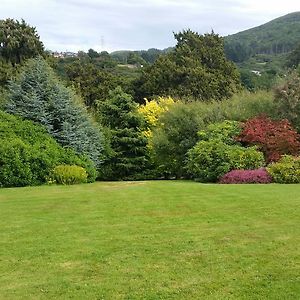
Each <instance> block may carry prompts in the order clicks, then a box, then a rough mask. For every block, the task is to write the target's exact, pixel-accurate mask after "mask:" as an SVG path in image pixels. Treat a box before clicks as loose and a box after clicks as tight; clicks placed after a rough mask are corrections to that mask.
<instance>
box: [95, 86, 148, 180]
mask: <svg viewBox="0 0 300 300" xmlns="http://www.w3.org/2000/svg"><path fill="white" fill-rule="evenodd" d="M99 109H100V115H101V116H100V117H101V120H102V123H103V125H104V126H106V127H107V128H108V130H109V135H110V147H111V156H110V158H109V159H108V160H107V161H106V163H105V164H104V165H105V166H106V170H107V171H108V170H110V172H109V173H110V174H106V176H107V177H109V178H106V179H134V178H136V177H137V176H138V175H139V174H140V173H141V172H142V171H143V170H144V169H145V166H146V163H147V138H146V137H145V135H144V134H143V132H142V130H143V129H144V127H143V118H142V116H141V115H140V114H138V113H137V104H136V103H135V102H133V100H132V97H131V96H130V95H128V94H126V93H124V92H123V91H122V89H121V88H120V87H117V88H116V89H115V90H113V91H111V92H110V97H109V99H107V101H105V102H102V103H101V104H100V107H99Z"/></svg>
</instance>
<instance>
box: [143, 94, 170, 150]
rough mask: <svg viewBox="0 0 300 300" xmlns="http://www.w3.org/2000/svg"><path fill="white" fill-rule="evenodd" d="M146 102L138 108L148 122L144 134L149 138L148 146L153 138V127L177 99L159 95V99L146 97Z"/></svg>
mask: <svg viewBox="0 0 300 300" xmlns="http://www.w3.org/2000/svg"><path fill="white" fill-rule="evenodd" d="M145 100H146V103H145V104H144V105H140V106H139V108H138V112H139V113H140V114H141V115H142V116H143V117H144V119H145V120H146V123H147V129H146V130H145V131H144V132H143V133H144V135H145V136H146V137H147V139H148V141H149V142H148V146H149V148H152V146H151V138H152V128H154V127H155V126H156V125H157V122H158V118H159V116H160V115H161V114H162V113H164V112H165V111H168V110H169V108H170V106H172V105H173V104H174V103H175V101H174V99H173V98H171V97H158V99H155V100H152V101H149V100H148V99H145Z"/></svg>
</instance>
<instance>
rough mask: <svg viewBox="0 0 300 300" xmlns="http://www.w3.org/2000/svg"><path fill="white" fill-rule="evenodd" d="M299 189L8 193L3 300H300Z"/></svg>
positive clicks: (149, 186) (176, 187)
mask: <svg viewBox="0 0 300 300" xmlns="http://www.w3.org/2000/svg"><path fill="white" fill-rule="evenodd" d="M299 221H300V185H208V184H207V185H204V184H199V183H194V182H184V181H153V182H151V181H150V182H116V183H105V182H104V183H103V182H102V183H101V182H100V183H95V184H86V185H77V186H43V187H33V188H15V189H2V190H0V234H1V235H0V243H1V244H0V251H1V252H0V298H1V299H280V300H283V299H300V282H299V279H300V267H299V261H300V249H299V244H300V240H299V239H300V223H299Z"/></svg>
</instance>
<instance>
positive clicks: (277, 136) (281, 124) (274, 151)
mask: <svg viewBox="0 0 300 300" xmlns="http://www.w3.org/2000/svg"><path fill="white" fill-rule="evenodd" d="M242 127H243V131H242V132H241V133H240V135H239V136H238V137H237V141H239V142H242V143H244V144H246V145H257V146H258V147H259V150H261V151H262V152H263V153H264V155H265V159H266V161H267V162H268V163H269V162H274V161H278V160H279V159H280V157H281V156H282V155H284V154H289V155H297V154H299V150H300V143H299V135H298V133H297V132H296V130H295V129H294V128H293V127H292V126H291V124H290V123H289V121H288V120H280V121H273V120H271V119H270V118H268V117H266V116H258V117H255V118H252V119H249V120H248V121H246V122H245V123H244V124H243V125H242Z"/></svg>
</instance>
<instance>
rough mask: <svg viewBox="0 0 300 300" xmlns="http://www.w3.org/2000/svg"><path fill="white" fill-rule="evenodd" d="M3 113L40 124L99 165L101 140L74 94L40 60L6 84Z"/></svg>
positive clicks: (33, 61)
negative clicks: (7, 97) (7, 94)
mask: <svg viewBox="0 0 300 300" xmlns="http://www.w3.org/2000/svg"><path fill="white" fill-rule="evenodd" d="M9 91H10V96H9V101H8V103H7V104H6V111H7V112H8V113H11V114H15V115H19V116H22V117H24V118H26V119H30V120H32V121H34V122H37V123H41V124H42V125H44V127H45V128H46V129H47V131H48V132H49V133H50V134H51V135H52V136H53V137H54V138H55V139H56V140H57V141H58V142H59V143H60V144H61V145H62V146H65V147H70V148H72V149H74V150H75V152H77V153H78V154H86V155H87V156H88V157H89V158H90V159H91V160H92V161H93V162H94V163H95V164H96V165H97V166H99V164H100V163H101V156H102V152H103V137H102V134H101V131H100V129H99V128H98V127H97V126H96V125H95V124H94V123H93V121H92V119H91V118H90V116H89V115H88V113H87V111H86V109H85V108H84V107H83V105H81V104H80V99H79V98H78V97H77V96H76V94H75V93H74V92H73V91H72V90H70V89H68V88H66V87H65V86H64V85H63V84H62V83H61V82H60V81H59V80H58V79H57V78H56V77H55V75H54V72H53V70H52V69H51V67H50V66H49V65H48V64H47V63H46V61H45V60H43V59H42V58H40V57H39V58H36V59H31V60H29V61H28V62H27V64H26V65H25V66H24V67H23V69H22V72H21V73H20V75H19V76H18V78H17V79H16V80H15V81H13V82H11V83H10V84H9Z"/></svg>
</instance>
